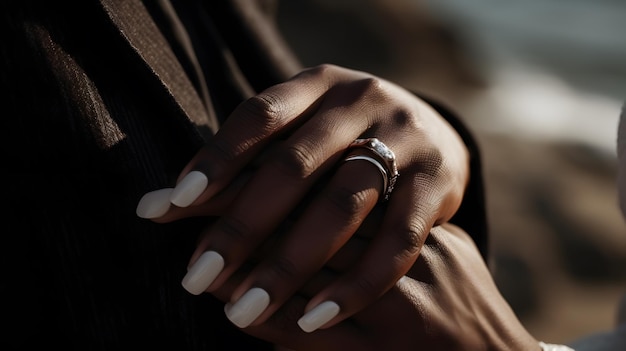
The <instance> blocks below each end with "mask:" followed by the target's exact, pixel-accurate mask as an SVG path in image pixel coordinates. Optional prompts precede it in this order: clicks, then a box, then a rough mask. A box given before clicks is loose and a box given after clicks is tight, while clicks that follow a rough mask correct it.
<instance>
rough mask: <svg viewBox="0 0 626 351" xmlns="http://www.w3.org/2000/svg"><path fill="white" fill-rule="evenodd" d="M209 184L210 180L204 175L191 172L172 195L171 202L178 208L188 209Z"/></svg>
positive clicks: (198, 172)
mask: <svg viewBox="0 0 626 351" xmlns="http://www.w3.org/2000/svg"><path fill="white" fill-rule="evenodd" d="M208 183H209V180H208V179H207V177H206V176H205V175H204V173H202V172H200V171H191V172H189V173H188V174H187V175H186V176H185V177H184V178H183V180H181V181H180V183H178V185H176V187H175V188H174V191H172V194H171V195H170V201H171V202H172V203H173V204H174V205H176V206H178V207H187V206H189V205H191V204H192V203H193V202H194V201H195V200H196V199H197V198H198V196H200V194H202V193H203V192H204V190H205V189H206V186H207V184H208Z"/></svg>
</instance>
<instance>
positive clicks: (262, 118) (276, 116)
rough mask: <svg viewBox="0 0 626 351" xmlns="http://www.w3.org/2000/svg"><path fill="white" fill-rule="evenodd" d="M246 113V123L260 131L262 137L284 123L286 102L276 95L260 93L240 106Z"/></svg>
mask: <svg viewBox="0 0 626 351" xmlns="http://www.w3.org/2000/svg"><path fill="white" fill-rule="evenodd" d="M242 108H243V110H244V111H245V112H246V114H245V116H246V117H247V119H248V120H247V121H246V122H247V123H250V124H251V125H252V127H254V128H257V129H259V130H260V131H262V134H263V135H266V134H268V133H271V132H272V131H273V130H275V129H276V128H277V127H279V126H280V125H282V124H283V123H284V121H283V120H284V113H283V111H285V109H286V102H285V101H284V100H283V99H282V98H281V97H280V96H278V95H276V94H271V93H267V92H266V93H261V94H258V95H255V96H253V97H251V98H249V99H248V100H246V101H245V102H244V103H243V104H242Z"/></svg>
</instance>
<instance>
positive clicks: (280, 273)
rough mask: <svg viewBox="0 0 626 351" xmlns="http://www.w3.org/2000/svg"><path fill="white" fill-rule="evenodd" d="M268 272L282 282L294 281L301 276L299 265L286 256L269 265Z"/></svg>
mask: <svg viewBox="0 0 626 351" xmlns="http://www.w3.org/2000/svg"><path fill="white" fill-rule="evenodd" d="M268 270H269V272H270V273H271V275H273V276H275V277H276V278H278V279H279V280H280V281H292V280H294V279H295V278H297V277H299V275H300V270H299V269H298V265H297V264H296V263H295V262H294V261H293V260H291V259H289V258H287V257H284V256H281V257H275V258H273V259H272V260H271V261H270V262H269V264H268Z"/></svg>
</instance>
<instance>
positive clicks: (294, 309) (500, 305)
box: [214, 224, 541, 351]
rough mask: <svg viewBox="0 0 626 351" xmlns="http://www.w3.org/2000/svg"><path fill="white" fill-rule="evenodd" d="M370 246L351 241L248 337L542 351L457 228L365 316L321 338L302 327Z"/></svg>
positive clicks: (226, 291)
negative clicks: (308, 311) (305, 312)
mask: <svg viewBox="0 0 626 351" xmlns="http://www.w3.org/2000/svg"><path fill="white" fill-rule="evenodd" d="M369 245H371V243H369V242H368V240H367V239H364V238H363V237H360V236H357V237H353V238H351V239H350V241H349V242H348V243H347V244H346V245H344V247H343V248H342V249H341V251H340V252H339V253H338V254H337V255H336V256H335V257H333V259H332V260H330V261H329V262H328V265H327V267H325V268H324V269H323V270H321V271H320V272H318V273H316V274H315V275H314V276H313V277H312V278H311V279H310V281H309V282H308V283H307V284H306V285H305V286H303V287H302V289H301V290H300V291H298V293H297V294H294V296H292V297H291V298H290V299H289V300H287V302H285V303H284V304H283V305H282V306H281V308H280V309H279V310H278V311H276V312H275V313H274V315H272V316H271V317H270V318H269V319H268V320H267V321H265V323H263V324H260V325H256V326H251V327H249V328H246V329H244V331H245V332H246V333H249V334H251V335H253V336H256V337H258V338H261V339H264V340H267V341H270V342H272V343H275V344H277V345H281V346H283V347H287V348H289V349H293V350H298V351H306V350H328V351H333V350H337V351H339V350H342V351H343V350H359V351H368V350H375V351H379V350H395V351H404V350H407V351H414V350H445V351H461V350H462V351H468V350H507V351H515V350H521V351H532V350H536V351H539V350H540V349H541V348H540V346H539V343H538V341H537V340H535V339H534V338H533V337H532V336H531V335H530V334H529V333H528V332H527V331H526V329H525V328H524V327H523V325H522V324H521V323H520V322H519V320H518V319H517V317H516V316H515V314H514V313H513V311H512V310H511V308H510V307H509V305H508V304H507V302H506V301H505V300H504V298H503V297H502V295H501V294H500V293H499V291H498V288H497V287H496V285H495V284H494V282H493V279H492V277H491V274H490V272H489V270H488V268H487V266H486V264H485V262H484V261H483V259H482V257H481V255H480V253H479V251H478V250H477V248H476V246H475V245H474V242H473V241H472V239H471V238H470V237H469V236H468V235H467V234H466V233H465V232H464V231H463V230H461V229H460V228H458V227H456V226H454V225H451V224H443V225H440V226H437V227H435V228H433V229H432V231H431V233H430V235H429V236H428V238H427V239H426V242H425V244H424V246H423V247H422V248H421V253H420V256H419V258H418V259H417V261H416V263H415V264H414V265H413V267H411V269H410V270H409V272H408V273H407V275H406V276H404V277H402V278H401V279H400V280H399V281H398V282H397V283H396V284H395V285H394V286H393V287H392V288H391V289H390V290H389V291H388V292H387V293H386V294H384V295H383V296H382V297H380V298H379V299H377V300H376V301H374V302H373V303H372V304H370V305H368V306H367V307H365V308H364V309H363V310H362V311H360V312H358V313H356V314H355V315H353V316H352V317H350V318H348V319H345V320H343V321H342V322H340V323H338V324H336V325H334V326H332V327H330V328H325V329H319V330H317V331H315V332H313V333H305V332H303V331H302V330H301V329H300V328H298V327H297V326H296V320H297V319H298V318H299V313H300V312H301V311H302V309H303V308H304V306H306V305H307V303H308V301H309V299H310V298H311V297H312V296H315V295H317V294H318V293H319V291H321V290H324V289H325V287H326V286H327V285H328V284H329V282H332V281H334V280H336V279H341V277H342V275H343V274H345V273H346V272H349V271H350V269H351V264H352V263H353V262H357V261H358V260H359V257H360V255H361V253H362V252H363V250H366V249H367V248H368V247H369ZM246 275H247V272H245V269H242V271H241V272H237V273H236V274H235V275H233V276H232V277H231V279H229V281H227V282H226V283H225V284H224V285H223V286H222V287H221V288H220V289H218V290H216V291H214V294H215V295H216V296H218V297H219V298H222V299H224V300H225V301H227V300H228V299H229V297H230V295H231V294H232V291H233V289H235V288H236V286H238V284H240V280H239V279H245V277H246Z"/></svg>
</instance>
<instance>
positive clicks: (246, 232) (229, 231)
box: [217, 216, 252, 242]
mask: <svg viewBox="0 0 626 351" xmlns="http://www.w3.org/2000/svg"><path fill="white" fill-rule="evenodd" d="M217 229H218V230H219V232H220V233H222V234H224V235H225V236H226V237H227V238H228V239H230V240H232V241H238V242H242V241H248V240H250V239H251V237H252V232H251V230H250V227H249V226H247V225H246V224H245V223H244V222H243V221H241V220H238V219H236V218H233V217H228V216H227V217H222V219H221V220H219V221H218V222H217Z"/></svg>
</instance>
